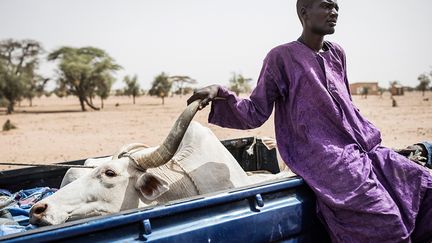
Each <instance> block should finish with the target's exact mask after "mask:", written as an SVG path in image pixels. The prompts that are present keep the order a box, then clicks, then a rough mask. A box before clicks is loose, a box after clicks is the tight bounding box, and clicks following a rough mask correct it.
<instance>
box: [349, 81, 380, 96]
mask: <svg viewBox="0 0 432 243" xmlns="http://www.w3.org/2000/svg"><path fill="white" fill-rule="evenodd" d="M350 91H351V94H352V95H364V94H365V92H367V94H368V95H378V94H379V87H378V82H361V83H352V84H350Z"/></svg>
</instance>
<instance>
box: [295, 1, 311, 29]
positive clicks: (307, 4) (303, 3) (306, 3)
mask: <svg viewBox="0 0 432 243" xmlns="http://www.w3.org/2000/svg"><path fill="white" fill-rule="evenodd" d="M313 2H314V0H297V5H296V6H297V15H298V17H299V19H300V22H302V24H303V21H302V19H301V13H300V12H301V9H302V8H309V7H310V6H311V5H312V3H313Z"/></svg>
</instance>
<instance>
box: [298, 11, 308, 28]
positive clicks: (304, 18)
mask: <svg viewBox="0 0 432 243" xmlns="http://www.w3.org/2000/svg"><path fill="white" fill-rule="evenodd" d="M307 17H308V14H307V11H306V7H301V8H300V18H301V20H302V24H303V25H305V22H306V19H307Z"/></svg>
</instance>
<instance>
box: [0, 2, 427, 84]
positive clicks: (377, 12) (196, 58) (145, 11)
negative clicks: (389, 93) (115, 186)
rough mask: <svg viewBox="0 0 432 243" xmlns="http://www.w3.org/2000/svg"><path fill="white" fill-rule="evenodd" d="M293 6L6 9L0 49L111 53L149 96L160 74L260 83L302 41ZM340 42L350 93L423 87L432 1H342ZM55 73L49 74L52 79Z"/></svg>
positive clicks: (5, 5) (0, 21) (46, 5)
mask: <svg viewBox="0 0 432 243" xmlns="http://www.w3.org/2000/svg"><path fill="white" fill-rule="evenodd" d="M295 2H296V1H295V0H266V1H264V0H217V1H206V0H200V1H199V0H181V1H174V0H159V1H156V0H140V1H138V0H136V1H134V0H118V1H107V0H98V1H95V0H73V1H72V0H70V1H65V0H38V1H34V0H0V9H1V15H0V39H4V38H14V39H23V38H31V39H35V40H37V41H40V42H41V43H42V44H43V46H44V48H45V49H46V50H47V51H48V52H50V51H52V50H54V49H55V48H58V47H61V46H64V45H70V46H74V47H83V46H89V45H90V46H95V47H99V48H102V49H104V50H106V51H107V52H108V53H109V54H110V55H111V56H112V57H113V58H114V59H115V60H116V61H117V62H118V63H119V64H120V65H121V66H123V68H124V69H123V70H122V71H120V72H118V73H117V75H116V76H117V79H118V81H117V83H116V84H115V86H114V87H115V88H119V87H122V86H123V83H122V82H121V80H122V78H123V76H124V75H126V74H137V75H138V77H139V80H140V82H141V84H142V86H143V87H144V88H146V89H148V88H149V87H150V83H151V82H152V80H153V78H154V77H155V76H156V75H158V74H159V73H160V72H162V71H164V72H167V73H168V74H169V75H189V76H191V77H192V78H195V79H196V80H197V81H198V82H199V84H198V86H204V85H207V84H211V83H220V84H227V83H228V80H229V77H230V76H231V73H232V72H238V73H242V74H243V75H244V76H246V77H250V78H252V79H253V80H254V82H255V81H256V79H257V77H258V74H259V71H260V69H261V64H262V60H263V58H264V57H265V55H266V53H267V52H268V51H269V50H270V49H271V48H273V47H275V46H277V45H279V44H283V43H286V42H289V41H292V40H295V39H297V37H298V36H299V35H300V33H301V25H300V22H299V20H298V18H297V14H296V12H295ZM339 5H340V11H339V22H338V25H337V26H336V33H335V34H334V35H332V36H328V38H327V39H328V40H331V41H335V42H338V43H339V44H341V45H342V47H343V48H344V49H345V51H346V54H347V63H348V75H349V80H350V82H351V83H353V82H360V81H379V82H380V84H381V85H382V86H384V87H387V86H388V82H389V81H391V80H400V81H401V82H402V84H404V85H411V86H414V85H417V83H418V81H417V77H418V75H419V74H421V73H423V72H427V71H431V70H432V13H431V10H432V1H431V0H410V1H407V0H405V1H402V0H361V1H360V0H339ZM54 67H55V66H54V65H53V64H50V65H49V64H45V63H44V64H43V65H42V72H43V73H45V74H47V75H51V76H53V75H54V74H53V71H52V70H53V68H54Z"/></svg>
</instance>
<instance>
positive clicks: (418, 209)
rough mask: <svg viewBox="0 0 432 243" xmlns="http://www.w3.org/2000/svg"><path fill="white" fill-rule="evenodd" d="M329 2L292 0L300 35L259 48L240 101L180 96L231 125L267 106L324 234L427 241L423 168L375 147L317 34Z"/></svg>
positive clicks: (331, 21) (374, 135)
mask: <svg viewBox="0 0 432 243" xmlns="http://www.w3.org/2000/svg"><path fill="white" fill-rule="evenodd" d="M338 10H339V7H338V4H337V1H336V0H298V1H297V13H298V15H299V18H300V20H301V23H302V25H303V32H302V35H301V36H300V38H299V39H298V40H297V41H293V42H290V43H287V44H284V45H280V46H277V47H275V48H273V49H272V50H271V51H270V52H269V53H268V55H267V56H266V58H265V59H264V64H263V67H262V70H261V73H260V76H259V79H258V82H257V86H256V88H255V89H254V90H253V92H252V94H251V96H250V98H249V99H242V98H239V97H237V96H236V95H235V94H234V93H232V92H230V91H228V90H227V89H226V88H224V87H222V86H219V85H211V86H208V87H205V88H202V89H200V90H198V91H197V92H195V94H194V95H192V96H191V97H190V98H189V100H188V103H191V102H192V101H194V100H196V99H202V101H201V107H200V108H201V109H202V108H204V107H205V106H206V105H207V104H209V102H210V101H212V106H211V111H210V115H209V122H211V123H213V124H216V125H219V126H222V127H229V128H237V129H252V128H256V127H259V126H261V125H262V124H263V123H264V122H265V121H266V120H267V119H268V117H269V116H270V115H271V113H272V110H273V106H274V107H275V121H274V122H275V129H276V140H277V142H278V149H279V152H280V154H281V156H282V158H283V160H284V161H285V163H286V164H287V165H288V166H289V167H290V168H291V169H292V170H293V171H294V172H295V173H296V174H298V175H300V176H301V177H303V178H304V180H305V181H306V182H307V184H308V185H309V186H310V187H311V188H312V190H313V191H314V192H315V194H316V197H317V212H318V215H319V216H320V218H321V220H322V221H323V223H324V224H325V225H326V228H327V229H328V231H329V234H330V237H331V238H332V241H334V242H392V243H393V242H431V241H432V175H431V173H430V171H429V170H428V169H427V168H425V167H422V166H420V165H418V164H416V163H413V162H411V161H409V160H408V159H407V158H405V157H404V156H402V155H400V154H398V153H396V152H394V151H392V150H390V149H388V148H385V147H382V146H381V145H380V142H381V134H380V132H379V130H378V129H377V128H376V127H375V126H374V125H372V124H371V123H370V122H369V121H367V120H366V119H365V118H364V117H363V116H362V115H361V114H360V113H359V110H358V109H357V108H356V106H355V105H354V104H353V102H352V99H351V94H350V92H349V86H348V80H347V72H346V59H345V53H344V51H343V49H342V48H341V47H340V46H339V45H337V44H335V43H331V42H328V41H324V36H325V35H327V34H333V33H334V31H335V29H334V28H335V26H336V22H337V18H338ZM215 98H218V99H215Z"/></svg>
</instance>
